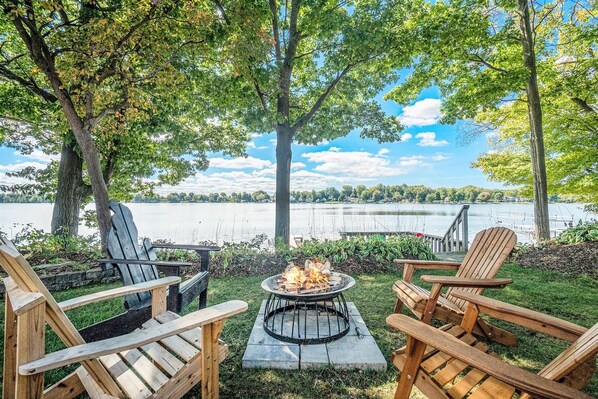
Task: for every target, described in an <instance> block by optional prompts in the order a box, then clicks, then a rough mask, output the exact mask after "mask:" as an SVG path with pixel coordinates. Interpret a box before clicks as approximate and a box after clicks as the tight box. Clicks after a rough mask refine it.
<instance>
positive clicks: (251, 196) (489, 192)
mask: <svg viewBox="0 0 598 399" xmlns="http://www.w3.org/2000/svg"><path fill="white" fill-rule="evenodd" d="M52 200H53V198H52V197H51V196H47V195H27V194H18V193H2V194H0V203H3V202H4V203H9V202H13V203H41V202H52ZM274 200H275V196H274V195H271V194H269V193H268V192H266V191H264V190H259V191H255V192H253V193H248V192H241V193H236V192H233V193H230V194H228V193H225V192H221V193H210V194H196V193H183V192H180V193H170V194H166V195H160V194H137V195H136V196H135V197H134V198H133V202H146V203H158V202H169V203H178V202H273V201H274ZM526 200H527V201H531V199H528V198H524V197H522V196H521V193H520V191H519V190H493V189H487V188H482V187H476V186H465V187H461V188H444V187H441V188H430V187H426V186H423V185H416V186H408V185H406V184H401V185H384V184H377V185H375V186H371V187H366V186H364V185H362V184H360V185H357V186H355V187H353V186H351V185H348V184H347V185H344V186H342V187H341V188H340V189H338V188H335V187H328V188H326V189H324V190H319V191H318V190H311V191H292V192H291V201H292V202H304V203H322V202H362V203H363V202H410V203H422V204H429V203H442V202H448V203H460V202H467V203H474V202H480V203H483V202H514V201H526ZM550 200H551V201H553V202H556V201H567V200H568V199H567V198H563V197H558V196H556V195H555V196H552V197H550Z"/></svg>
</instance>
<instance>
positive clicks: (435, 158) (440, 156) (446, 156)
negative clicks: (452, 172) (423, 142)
mask: <svg viewBox="0 0 598 399" xmlns="http://www.w3.org/2000/svg"><path fill="white" fill-rule="evenodd" d="M447 159H451V156H450V155H449V154H446V153H444V152H437V153H436V154H435V155H433V156H432V160H433V161H446V160H447Z"/></svg>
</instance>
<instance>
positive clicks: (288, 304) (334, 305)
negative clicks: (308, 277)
mask: <svg viewBox="0 0 598 399" xmlns="http://www.w3.org/2000/svg"><path fill="white" fill-rule="evenodd" d="M281 276H282V275H281V274H278V275H276V276H272V277H269V278H267V279H265V280H264V281H262V288H263V289H264V290H265V291H267V292H268V293H269V296H268V300H267V301H266V309H265V310H264V330H265V331H266V333H268V334H269V335H270V336H272V337H274V338H276V339H279V340H281V341H285V342H292V343H295V344H303V345H311V344H322V343H326V342H331V341H334V340H336V339H339V338H341V337H343V336H344V335H346V334H347V333H348V332H349V327H350V323H349V309H348V308H347V302H346V301H345V297H344V296H343V292H344V291H346V290H348V289H349V288H351V287H353V286H354V285H355V280H354V279H353V278H352V277H351V276H348V275H346V274H342V273H334V272H333V273H332V276H331V277H336V278H340V280H341V282H340V283H339V284H337V285H335V286H333V287H330V288H326V289H322V290H320V291H318V292H314V293H307V294H302V293H298V292H292V291H285V290H282V289H280V288H279V285H280V283H279V281H280V278H281Z"/></svg>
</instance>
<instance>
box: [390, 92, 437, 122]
mask: <svg viewBox="0 0 598 399" xmlns="http://www.w3.org/2000/svg"><path fill="white" fill-rule="evenodd" d="M441 104H442V101H440V100H438V99H436V98H426V99H423V100H421V101H418V102H416V103H415V104H413V105H408V106H406V107H403V113H402V114H401V115H399V121H400V122H401V124H403V126H406V127H411V126H430V125H435V124H436V123H438V121H439V120H440V117H441V116H442V114H441V113H440V105H441Z"/></svg>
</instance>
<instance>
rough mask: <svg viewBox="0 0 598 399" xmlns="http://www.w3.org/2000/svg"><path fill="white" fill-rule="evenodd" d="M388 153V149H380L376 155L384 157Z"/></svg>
mask: <svg viewBox="0 0 598 399" xmlns="http://www.w3.org/2000/svg"><path fill="white" fill-rule="evenodd" d="M389 152H390V150H389V149H388V148H382V149H381V150H380V151H378V155H385V154H388V153H389Z"/></svg>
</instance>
